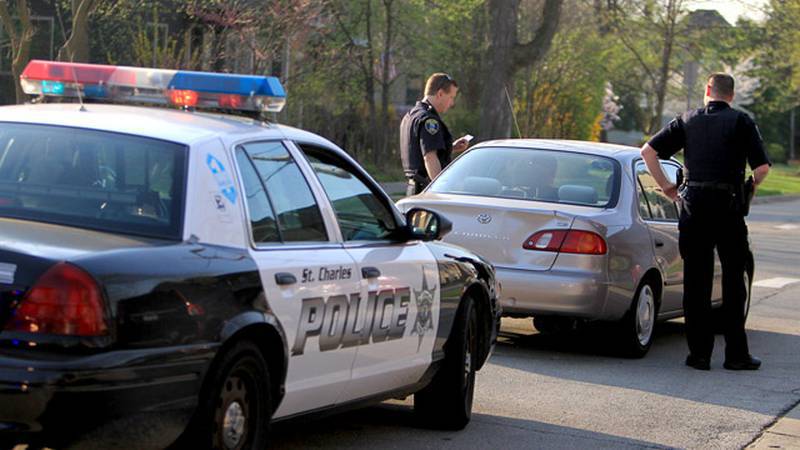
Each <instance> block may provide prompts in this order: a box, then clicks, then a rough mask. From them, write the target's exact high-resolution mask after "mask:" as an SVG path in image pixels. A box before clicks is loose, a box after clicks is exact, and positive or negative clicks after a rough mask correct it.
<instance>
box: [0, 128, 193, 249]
mask: <svg viewBox="0 0 800 450" xmlns="http://www.w3.org/2000/svg"><path fill="white" fill-rule="evenodd" d="M186 153H187V151H186V147H185V146H183V145H179V144H175V143H171V142H165V141H160V140H156V139H149V138H142V137H136V136H129V135H123V134H117V133H108V132H103V131H94V130H86V129H76V128H66V127H57V126H48V125H31V124H18V123H0V216H2V217H12V218H19V219H25V220H35V221H42V222H50V223H57V224H62V225H69V226H77V227H84V228H91V229H97V230H101V231H111V232H119V233H125V234H136V235H143V236H152V237H158V238H167V239H180V237H181V236H180V229H181V218H182V214H181V212H182V210H183V191H184V173H185V171H186V170H185V166H186Z"/></svg>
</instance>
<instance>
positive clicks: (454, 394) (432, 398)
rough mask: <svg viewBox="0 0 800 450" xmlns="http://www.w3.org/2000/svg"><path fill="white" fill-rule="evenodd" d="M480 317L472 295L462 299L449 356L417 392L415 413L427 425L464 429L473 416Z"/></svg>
mask: <svg viewBox="0 0 800 450" xmlns="http://www.w3.org/2000/svg"><path fill="white" fill-rule="evenodd" d="M477 333H478V317H477V314H476V311H475V302H474V300H473V299H472V297H470V296H465V297H464V298H463V299H462V301H461V306H460V308H459V312H458V315H457V316H456V321H455V324H454V326H453V331H452V334H451V335H450V339H449V340H448V342H447V344H446V345H447V347H446V348H445V358H444V361H443V363H442V366H441V367H440V368H439V371H438V372H437V373H436V375H434V378H433V380H432V381H431V383H430V384H429V385H428V386H426V387H425V388H424V389H422V390H421V391H419V392H417V393H416V394H414V413H415V414H416V415H417V418H418V419H419V420H420V424H421V425H423V426H426V427H431V428H439V429H447V430H460V429H462V428H464V427H465V426H466V425H467V423H469V420H470V418H471V416H472V399H473V395H474V392H475V370H476V367H477V353H478V352H477V350H478V334H477Z"/></svg>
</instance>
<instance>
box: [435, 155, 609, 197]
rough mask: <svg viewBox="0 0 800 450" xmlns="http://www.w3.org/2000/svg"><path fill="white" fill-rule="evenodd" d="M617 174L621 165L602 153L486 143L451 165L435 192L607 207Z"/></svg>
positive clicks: (440, 178) (439, 180)
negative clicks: (509, 146)
mask: <svg viewBox="0 0 800 450" xmlns="http://www.w3.org/2000/svg"><path fill="white" fill-rule="evenodd" d="M618 179H619V164H618V163H617V162H616V161H614V160H612V159H610V158H606V157H603V156H596V155H590V154H584V153H572V152H561V151H553V150H537V149H529V148H502V147H481V148H478V149H475V150H472V151H470V152H468V153H466V154H465V155H463V156H462V157H460V158H458V159H457V160H456V161H454V162H453V163H452V164H451V165H450V166H448V167H447V170H445V171H444V172H443V173H442V174H441V175H440V176H439V177H438V178H437V179H436V180H435V181H434V182H433V184H432V185H431V187H430V191H431V192H438V193H447V194H466V195H478V196H483V197H497V198H508V199H519V200H534V201H543V202H552V203H567V204H574V205H586V206H596V207H608V206H611V205H613V204H615V203H616V195H617V194H616V193H617V191H618V190H619V188H618V186H619V181H618Z"/></svg>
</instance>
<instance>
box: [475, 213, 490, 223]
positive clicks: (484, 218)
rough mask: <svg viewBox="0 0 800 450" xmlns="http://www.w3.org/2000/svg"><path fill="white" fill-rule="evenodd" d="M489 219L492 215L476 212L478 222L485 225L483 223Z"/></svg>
mask: <svg viewBox="0 0 800 450" xmlns="http://www.w3.org/2000/svg"><path fill="white" fill-rule="evenodd" d="M491 221H492V216H490V215H488V214H486V213H484V214H478V222H480V223H482V224H484V225H485V224H487V223H489V222H491Z"/></svg>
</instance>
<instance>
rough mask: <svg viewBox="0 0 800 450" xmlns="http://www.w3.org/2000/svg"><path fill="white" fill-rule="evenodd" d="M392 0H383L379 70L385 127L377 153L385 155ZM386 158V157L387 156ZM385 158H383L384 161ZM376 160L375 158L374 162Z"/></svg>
mask: <svg viewBox="0 0 800 450" xmlns="http://www.w3.org/2000/svg"><path fill="white" fill-rule="evenodd" d="M393 3H394V0H383V6H384V13H385V17H386V32H385V34H384V37H383V66H382V71H381V124H382V125H383V127H385V128H386V129H385V132H383V133H380V136H379V137H380V147H379V155H378V159H379V157H380V155H386V153H387V150H388V147H389V145H388V144H389V143H388V137H389V133H388V127H389V125H390V124H391V123H392V122H393V121H391V120H390V118H389V94H390V89H391V87H392V80H391V71H390V68H391V64H392V45H394V42H393V39H394V36H393V33H394V17H393V15H392V5H393ZM387 159H388V158H387ZM385 160H386V159H384V161H385ZM377 162H378V161H377V160H376V163H377Z"/></svg>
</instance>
